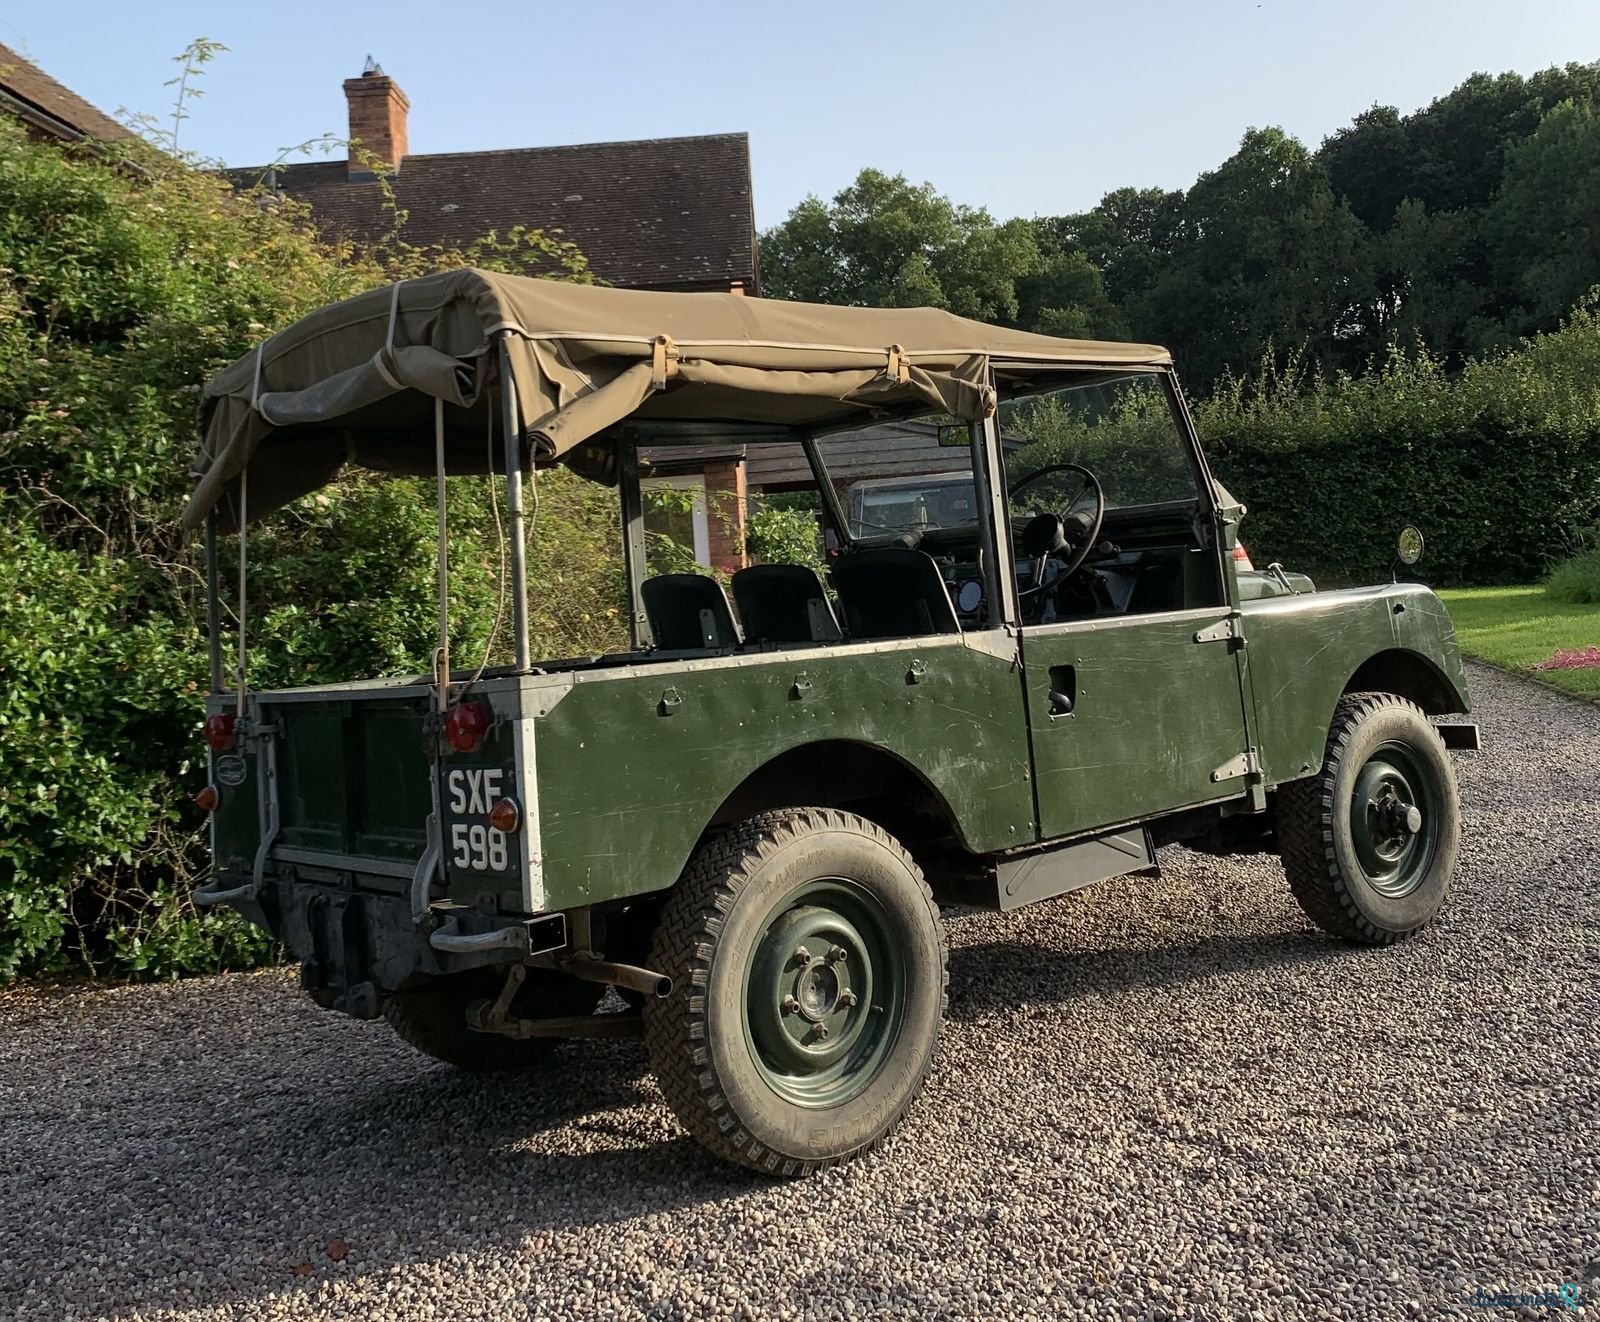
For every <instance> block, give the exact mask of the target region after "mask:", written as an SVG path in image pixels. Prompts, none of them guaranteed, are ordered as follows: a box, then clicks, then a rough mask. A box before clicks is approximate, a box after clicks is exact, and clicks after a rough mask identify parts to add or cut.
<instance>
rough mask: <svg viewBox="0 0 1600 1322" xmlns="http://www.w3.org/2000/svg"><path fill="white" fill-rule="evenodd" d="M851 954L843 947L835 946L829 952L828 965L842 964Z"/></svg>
mask: <svg viewBox="0 0 1600 1322" xmlns="http://www.w3.org/2000/svg"><path fill="white" fill-rule="evenodd" d="M849 953H850V952H849V951H847V950H846V949H845V948H844V947H843V946H835V947H834V948H833V949H832V950H830V951H829V952H828V963H830V964H842V963H844V961H845V958H846V957H847V956H848V955H849Z"/></svg>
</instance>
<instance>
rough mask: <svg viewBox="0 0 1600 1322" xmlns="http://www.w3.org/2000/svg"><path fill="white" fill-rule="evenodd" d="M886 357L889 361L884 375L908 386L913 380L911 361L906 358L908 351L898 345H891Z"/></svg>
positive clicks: (884, 369)
mask: <svg viewBox="0 0 1600 1322" xmlns="http://www.w3.org/2000/svg"><path fill="white" fill-rule="evenodd" d="M885 355H886V357H887V358H888V361H887V362H886V363H885V364H884V367H883V374H884V375H885V376H887V377H891V378H893V379H894V380H896V381H898V382H899V383H900V384H901V385H906V384H907V383H908V382H910V380H911V360H910V359H909V358H907V357H906V351H905V350H904V349H902V348H901V347H900V346H899V345H898V344H891V345H890V346H889V347H888V349H887V350H885Z"/></svg>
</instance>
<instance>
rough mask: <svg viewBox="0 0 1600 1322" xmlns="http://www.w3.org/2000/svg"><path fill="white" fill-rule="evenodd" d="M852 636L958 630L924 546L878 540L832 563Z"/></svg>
mask: <svg viewBox="0 0 1600 1322" xmlns="http://www.w3.org/2000/svg"><path fill="white" fill-rule="evenodd" d="M833 585H834V587H836V588H837V589H838V590H839V603H840V605H842V606H843V607H844V618H845V623H846V624H848V625H849V627H850V636H851V637H852V638H919V637H922V636H923V635H926V634H941V633H960V632H961V622H960V621H959V620H957V619H956V608H955V607H954V606H953V605H952V604H951V602H950V590H949V589H948V588H947V587H945V583H944V575H943V574H942V573H940V571H939V565H938V563H937V562H936V561H935V560H934V558H933V557H932V556H931V555H929V554H928V553H927V552H925V551H913V550H911V549H910V548H909V547H904V546H879V547H873V548H872V549H871V550H865V551H849V552H846V553H845V554H844V555H842V556H840V557H839V559H838V560H837V561H835V562H834V566H833Z"/></svg>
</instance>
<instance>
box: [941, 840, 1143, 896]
mask: <svg viewBox="0 0 1600 1322" xmlns="http://www.w3.org/2000/svg"><path fill="white" fill-rule="evenodd" d="M1155 867H1156V853H1155V848H1154V847H1153V846H1152V844H1151V842H1150V832H1149V830H1148V829H1147V828H1146V827H1143V826H1129V827H1125V828H1124V829H1123V830H1120V831H1108V832H1106V833H1105V834H1104V835H1096V836H1089V837H1087V838H1084V839H1080V840H1071V841H1068V842H1067V843H1065V844H1060V845H1054V846H1050V847H1047V848H1045V849H1040V850H1035V851H1033V852H1031V853H1027V854H1020V855H1013V856H1011V857H1006V858H999V859H992V860H986V861H982V862H980V863H979V865H978V868H977V869H976V870H971V869H969V870H965V871H964V872H962V873H960V874H955V873H947V872H941V871H940V870H938V869H937V868H933V869H930V870H929V877H928V880H929V883H930V884H931V885H932V887H933V893H934V897H935V898H936V899H937V900H939V902H940V903H942V904H970V905H973V906H975V907H976V908H980V909H998V910H1000V911H1001V912H1006V911H1008V910H1011V909H1020V908H1022V906H1023V905H1025V904H1036V903H1038V902H1039V901H1040V900H1048V899H1051V898H1053V897H1054V896H1057V895H1065V894H1067V893H1068V892H1070V891H1075V890H1081V889H1082V888H1083V887H1085V886H1092V885H1093V884H1094V883H1095V882H1097V881H1104V880H1105V879H1106V878H1107V877H1120V876H1122V875H1124V874H1125V873H1129V872H1147V871H1153V870H1154V869H1155Z"/></svg>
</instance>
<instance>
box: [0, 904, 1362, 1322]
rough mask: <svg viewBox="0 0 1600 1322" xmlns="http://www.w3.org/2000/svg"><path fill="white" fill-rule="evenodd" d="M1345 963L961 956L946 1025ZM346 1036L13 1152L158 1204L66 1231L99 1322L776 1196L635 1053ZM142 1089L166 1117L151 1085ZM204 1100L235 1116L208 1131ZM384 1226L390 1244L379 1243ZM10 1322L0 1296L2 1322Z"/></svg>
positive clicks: (1257, 952)
mask: <svg viewBox="0 0 1600 1322" xmlns="http://www.w3.org/2000/svg"><path fill="white" fill-rule="evenodd" d="M1350 953H1352V954H1354V953H1356V952H1350ZM1343 957H1345V951H1344V948H1342V947H1340V946H1338V945H1336V944H1335V943H1332V942H1329V941H1327V940H1326V939H1323V938H1320V937H1317V936H1314V935H1312V934H1310V933H1308V932H1304V931H1286V932H1277V933H1255V934H1240V935H1237V936H1232V935H1222V936H1218V935H1213V936H1210V937H1201V936H1199V934H1196V935H1195V936H1194V937H1193V938H1190V939H1187V940H1181V941H1173V942H1172V943H1171V944H1165V945H1163V944H1156V945H1147V946H1122V947H1117V948H1112V949H1104V948H1100V949H1092V950H1065V949H1060V948H1052V947H1051V946H1049V945H1048V944H1046V945H1043V946H1041V945H1036V944H1031V943H1029V942H1027V941H1025V940H1023V939H1020V938H1019V939H1016V940H1010V939H1005V940H997V941H992V942H988V943H978V944H968V945H961V944H959V943H958V944H957V946H956V948H955V949H954V950H953V951H952V953H951V959H950V964H951V1004H950V1009H951V1015H952V1017H953V1018H954V1019H955V1020H957V1021H958V1022H959V1021H963V1020H970V1019H973V1018H977V1017H981V1016H983V1015H985V1014H989V1013H995V1012H1004V1011H1005V1010H1007V1009H1010V1008H1014V1007H1016V1006H1018V1005H1020V1004H1028V1003H1031V1004H1034V1005H1037V1004H1039V1003H1040V1002H1058V1003H1066V1002H1071V1001H1074V1000H1076V999H1078V998H1091V997H1105V996H1107V995H1108V994H1109V995H1116V994H1119V993H1122V992H1129V993H1132V992H1136V991H1138V990H1141V989H1144V988H1150V987H1163V986H1170V985H1173V984H1176V983H1182V982H1188V981H1193V980H1197V979H1202V978H1206V977H1211V976H1214V975H1217V974H1219V973H1228V972H1232V971H1240V970H1247V969H1257V970H1258V969H1262V968H1267V967H1271V966H1274V965H1285V964H1295V963H1304V962H1309V961H1327V960H1338V959H1340V958H1343ZM312 1022H316V1021H312ZM284 1027H285V1028H289V1027H290V1026H289V1025H284ZM335 1027H337V1028H339V1029H340V1030H341V1032H340V1033H339V1034H338V1035H336V1036H335V1035H329V1034H324V1033H316V1032H314V1033H312V1034H311V1035H310V1036H308V1037H307V1038H305V1039H302V1041H303V1046H302V1052H303V1054H302V1055H300V1056H299V1058H298V1059H294V1060H291V1061H288V1062H286V1061H285V1060H284V1059H283V1058H282V1057H281V1055H277V1054H275V1052H274V1050H273V1048H272V1046H271V1042H270V1039H269V1040H268V1041H267V1042H266V1043H263V1044H252V1042H251V1040H250V1039H249V1038H245V1039H242V1040H240V1041H238V1042H237V1044H236V1045H235V1046H234V1047H233V1049H232V1050H230V1051H229V1052H226V1053H218V1054H217V1055H215V1056H212V1057H208V1058H206V1060H205V1061H204V1063H203V1064H202V1065H200V1066H199V1067H198V1068H191V1070H190V1071H188V1072H187V1073H186V1075H185V1078H184V1084H185V1091H186V1093H189V1094H190V1098H191V1100H190V1101H189V1102H187V1103H185V1104H183V1105H181V1106H179V1105H176V1104H174V1102H175V1099H173V1098H171V1096H170V1094H169V1096H168V1098H167V1105H166V1106H163V1107H161V1108H160V1110H161V1112H162V1113H163V1117H162V1118H161V1119H160V1120H159V1121H154V1120H153V1121H152V1125H151V1126H150V1127H145V1128H140V1127H138V1126H133V1127H129V1126H127V1125H126V1124H124V1123H119V1121H118V1119H117V1118H116V1117H114V1116H113V1115H110V1114H107V1115H105V1116H104V1117H103V1118H102V1119H103V1123H100V1124H97V1125H96V1126H95V1132H94V1133H93V1134H85V1135H84V1142H85V1146H84V1148H83V1149H82V1151H81V1152H80V1153H78V1154H73V1155H72V1156H71V1157H68V1158H67V1159H65V1160H63V1157H62V1154H61V1153H59V1152H56V1153H53V1154H52V1153H50V1152H49V1151H48V1149H46V1148H43V1147H33V1146H30V1145H22V1146H20V1147H19V1148H17V1149H16V1150H18V1151H21V1152H23V1153H28V1154H30V1155H28V1156H27V1157H25V1165H27V1166H30V1167H34V1169H32V1170H19V1171H15V1172H13V1174H14V1175H16V1176H18V1177H19V1178H20V1180H21V1182H22V1187H24V1188H27V1187H28V1186H29V1185H32V1186H33V1187H34V1188H36V1189H45V1188H47V1187H48V1186H50V1185H51V1184H52V1183H53V1184H55V1187H56V1188H58V1189H64V1188H65V1187H66V1186H73V1187H76V1188H77V1189H79V1190H80V1191H81V1190H83V1189H93V1190H95V1193H96V1196H97V1198H98V1199H100V1200H101V1201H102V1202H103V1203H104V1204H105V1205H106V1206H114V1207H121V1208H125V1209H127V1213H128V1215H129V1216H134V1217H139V1218H148V1217H150V1216H151V1215H153V1212H152V1208H151V1205H150V1201H149V1199H150V1195H151V1191H152V1190H158V1191H159V1198H160V1208H159V1216H160V1222H161V1234H160V1237H159V1238H158V1239H156V1240H154V1241H153V1242H151V1243H149V1244H147V1245H146V1247H145V1248H144V1249H142V1250H137V1249H136V1251H134V1252H132V1253H130V1250H129V1246H128V1242H127V1233H128V1228H127V1223H126V1222H120V1223H119V1222H118V1221H117V1220H116V1219H115V1218H112V1219H101V1220H95V1221H93V1222H92V1223H89V1224H83V1223H78V1224H77V1225H74V1226H72V1227H71V1229H70V1230H68V1229H66V1228H65V1226H64V1227H63V1230H62V1234H63V1235H64V1236H65V1235H69V1234H70V1235H71V1236H72V1238H71V1240H70V1241H68V1240H65V1239H64V1241H63V1244H62V1245H61V1246H60V1251H61V1252H62V1254H63V1260H66V1261H70V1260H72V1259H74V1258H82V1257H83V1256H85V1255H88V1256H91V1257H98V1258H99V1259H100V1260H101V1261H102V1262H103V1263H105V1264H106V1266H104V1267H102V1268H101V1272H102V1275H104V1276H108V1277H109V1278H110V1280H111V1281H113V1282H116V1283H117V1285H118V1288H117V1297H118V1298H119V1304H118V1306H117V1308H113V1309H110V1310H105V1309H103V1308H97V1309H96V1310H95V1311H96V1312H97V1313H102V1312H103V1313H104V1314H105V1315H107V1316H112V1317H120V1318H129V1319H131V1318H133V1317H137V1316H141V1315H147V1314H149V1313H151V1312H156V1311H160V1310H162V1309H174V1310H179V1309H191V1308H194V1307H195V1306H196V1304H197V1303H200V1304H201V1305H202V1306H203V1307H207V1308H219V1309H220V1308H223V1307H226V1306H233V1307H242V1308H245V1309H247V1310H248V1308H250V1307H251V1306H253V1305H257V1304H258V1303H259V1301H261V1300H262V1299H264V1298H266V1297H267V1296H269V1295H273V1294H277V1293H291V1294H294V1293H298V1292H300V1291H311V1292H313V1297H314V1292H315V1291H316V1290H318V1289H321V1288H325V1287H326V1286H327V1285H328V1284H329V1283H330V1280H344V1281H346V1282H348V1283H349V1285H350V1286H352V1287H356V1288H360V1282H361V1281H362V1280H363V1279H364V1278H369V1277H372V1278H376V1277H379V1276H382V1275H384V1274H386V1273H392V1272H394V1271H395V1270H396V1269H397V1268H398V1269H400V1270H402V1271H409V1270H410V1269H412V1268H414V1267H415V1268H422V1267H424V1266H425V1265H426V1264H429V1263H437V1262H440V1261H444V1260H447V1259H450V1258H451V1257H452V1256H453V1255H462V1254H470V1255H484V1254H488V1255H502V1254H503V1255H506V1256H509V1257H516V1256H517V1255H519V1254H525V1253H528V1252H531V1251H538V1250H536V1249H535V1248H534V1247H533V1245H534V1244H535V1243H536V1242H537V1241H540V1240H541V1238H542V1239H543V1240H544V1241H545V1242H546V1243H548V1240H549V1236H550V1235H552V1234H560V1233H561V1232H566V1231H571V1230H573V1229H594V1230H596V1231H597V1232H598V1233H601V1234H603V1233H604V1230H603V1228H604V1227H606V1226H607V1225H610V1224H613V1223H619V1222H623V1221H627V1220H630V1219H632V1218H636V1217H640V1216H648V1215H652V1214H657V1213H663V1212H671V1211H674V1210H678V1209H683V1208H690V1207H696V1206H703V1205H712V1204H718V1203H724V1202H728V1201H738V1200H743V1199H747V1198H755V1199H759V1198H760V1197H761V1196H762V1193H763V1191H765V1190H768V1189H771V1188H773V1187H774V1186H773V1183H772V1182H771V1181H770V1180H768V1179H765V1178H763V1177H760V1176H757V1175H754V1174H751V1173H747V1172H741V1171H739V1170H736V1169H733V1168H730V1167H727V1166H724V1165H722V1164H720V1163H718V1162H716V1161H715V1160H713V1159H712V1158H710V1157H709V1156H707V1155H706V1154H705V1153H704V1152H702V1150H701V1149H700V1148H699V1147H698V1146H697V1145H696V1144H695V1143H693V1142H692V1141H691V1140H690V1139H689V1138H688V1137H687V1136H686V1135H685V1134H684V1133H683V1131H682V1130H681V1129H680V1128H679V1127H678V1126H677V1125H676V1123H675V1122H674V1121H673V1120H672V1119H671V1117H670V1115H669V1114H668V1112H667V1110H666V1107H665V1106H664V1104H663V1103H662V1101H661V1099H660V1096H659V1093H658V1091H657V1089H656V1086H655V1083H654V1081H653V1080H652V1079H651V1078H650V1076H649V1074H648V1073H647V1071H646V1062H645V1056H644V1050H643V1047H642V1044H640V1043H638V1042H589V1043H574V1044H568V1045H566V1046H564V1047H563V1048H562V1049H561V1051H560V1054H559V1056H558V1057H557V1060H556V1062H554V1064H555V1068H553V1069H548V1070H546V1071H541V1072H537V1073H531V1074H504V1075H467V1074H461V1073H458V1072H456V1071H454V1070H451V1069H448V1068H446V1067H444V1066H438V1065H434V1064H431V1063H430V1062H428V1061H426V1060H424V1059H422V1058H421V1057H414V1056H411V1055H410V1054H409V1053H405V1052H403V1051H399V1050H397V1046H396V1044H395V1043H393V1042H392V1041H390V1040H389V1039H388V1038H387V1037H386V1036H385V1035H384V1034H383V1032H382V1029H381V1026H378V1025H373V1026H371V1028H372V1031H371V1033H370V1034H368V1033H361V1034H360V1036H359V1037H358V1038H357V1039H356V1040H354V1041H352V1040H351V1039H350V1038H349V1037H348V1036H346V1034H347V1033H348V1032H349V1031H350V1030H351V1029H352V1028H353V1027H354V1026H352V1025H347V1024H338V1025H335ZM345 1064H348V1066H349V1068H347V1069H342V1066H343V1065H345ZM286 1065H287V1075H288V1077H287V1078H282V1074H283V1073H284V1072H285V1066H286ZM275 1077H278V1078H280V1079H281V1081H280V1083H279V1084H278V1086H276V1087H273V1088H263V1089H262V1090H261V1092H260V1094H259V1095H258V1096H254V1097H250V1098H247V1099H243V1100H240V1099H239V1093H238V1081H239V1080H240V1079H259V1080H269V1079H274V1078H275ZM139 1087H140V1090H141V1091H147V1092H149V1093H150V1097H151V1098H153V1097H154V1096H155V1091H154V1090H155V1089H156V1087H157V1085H156V1084H155V1083H154V1082H152V1081H148V1080H147V1081H143V1082H142V1083H141V1084H140V1085H139ZM208 1097H224V1098H226V1097H232V1098H233V1099H234V1101H235V1104H234V1105H232V1106H227V1107H223V1108H221V1109H216V1108H213V1107H211V1106H208V1105H207V1102H206V1099H207V1098H208ZM148 1100H149V1098H147V1099H146V1101H148ZM140 1104H141V1105H143V1104H144V1103H140ZM175 1112H176V1113H177V1114H174V1113H175ZM153 1131H154V1133H155V1134H156V1136H157V1137H158V1138H159V1141H151V1140H152V1136H153ZM32 1154H36V1155H32ZM375 1209H380V1210H381V1215H379V1216H376V1217H375ZM42 1210H45V1211H46V1212H48V1211H49V1209H42ZM58 1210H60V1209H58ZM233 1213H237V1214H238V1215H237V1216H234V1215H232V1214H233ZM219 1215H220V1216H221V1218H222V1219H221V1221H220V1223H219ZM49 1219H50V1220H54V1219H55V1218H54V1217H50V1218H49ZM60 1219H61V1220H62V1222H63V1223H65V1222H66V1221H67V1220H68V1218H66V1217H64V1216H63V1217H61V1218H60ZM375 1224H378V1225H381V1242H373V1236H374V1231H373V1227H374V1225H375ZM358 1227H360V1228H363V1233H364V1234H365V1236H366V1240H365V1242H363V1240H362V1238H361V1237H360V1236H359V1235H357V1234H356V1233H355V1230H356V1228H358ZM53 1233H54V1232H53V1231H51V1230H46V1231H44V1235H45V1238H46V1239H48V1238H49V1237H50V1236H51V1234H53ZM346 1235H349V1236H351V1239H352V1256H351V1258H350V1260H349V1261H347V1262H344V1263H340V1264H335V1263H333V1262H331V1261H329V1259H328V1257H327V1254H326V1252H325V1248H326V1245H327V1243H328V1242H329V1240H330V1239H332V1238H333V1237H334V1236H346ZM168 1244H179V1245H186V1246H187V1245H209V1246H210V1247H209V1248H208V1249H207V1250H206V1252H207V1253H208V1255H209V1256H212V1263H211V1264H197V1265H199V1266H200V1270H198V1271H195V1270H193V1269H192V1268H190V1269H188V1270H187V1271H185V1270H182V1269H180V1268H178V1267H177V1265H176V1264H168V1263H165V1262H160V1261H159V1259H160V1258H161V1254H162V1252H163V1249H164V1246H165V1245H168ZM37 1248H38V1249H39V1250H40V1251H41V1252H49V1251H51V1249H50V1246H49V1245H48V1244H41V1245H39V1246H37ZM151 1257H154V1258H156V1259H157V1260H158V1261H157V1262H155V1263H152V1262H151V1261H150V1259H151ZM222 1264H227V1265H226V1266H225V1267H224V1266H223V1265H222ZM297 1264H299V1265H304V1267H305V1270H306V1275H305V1276H304V1277H303V1278H302V1277H299V1276H297V1275H296V1272H295V1269H296V1266H297ZM152 1267H154V1268H155V1269H154V1270H152ZM169 1267H170V1268H171V1275H170V1276H169V1275H167V1274H166V1273H167V1271H168V1269H169ZM121 1301H126V1302H121ZM5 1302H6V1300H5V1291H4V1289H3V1288H0V1313H3V1312H5V1311H6V1309H5V1308H4V1304H5ZM119 1310H120V1311H119Z"/></svg>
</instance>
